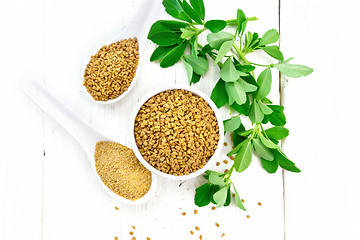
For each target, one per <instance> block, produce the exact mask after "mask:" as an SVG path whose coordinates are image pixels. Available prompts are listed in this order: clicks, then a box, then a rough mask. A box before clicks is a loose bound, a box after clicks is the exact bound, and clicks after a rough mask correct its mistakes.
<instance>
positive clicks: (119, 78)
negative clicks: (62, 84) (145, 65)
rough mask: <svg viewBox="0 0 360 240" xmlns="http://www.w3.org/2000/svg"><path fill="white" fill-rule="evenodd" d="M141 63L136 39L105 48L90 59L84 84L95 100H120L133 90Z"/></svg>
mask: <svg viewBox="0 0 360 240" xmlns="http://www.w3.org/2000/svg"><path fill="white" fill-rule="evenodd" d="M138 61H139V44H138V41H137V39H136V38H133V39H132V38H129V39H124V40H121V41H118V42H115V43H112V44H110V45H108V46H103V47H101V48H100V49H99V51H98V52H97V53H96V54H95V55H94V56H91V59H90V61H89V63H88V64H87V66H86V69H85V73H84V83H83V85H84V86H85V87H86V90H87V91H88V92H89V93H90V95H91V96H92V97H93V98H94V100H96V101H107V100H110V99H114V98H117V97H118V96H120V95H121V94H123V93H124V92H125V91H126V90H127V89H128V88H129V87H130V84H131V82H132V80H133V78H134V77H135V74H136V68H137V65H138Z"/></svg>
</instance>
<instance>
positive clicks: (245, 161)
mask: <svg viewBox="0 0 360 240" xmlns="http://www.w3.org/2000/svg"><path fill="white" fill-rule="evenodd" d="M251 158H252V142H251V141H250V139H246V140H245V141H244V142H243V145H242V146H241V148H240V151H239V152H238V154H236V156H235V161H234V166H235V170H236V171H237V172H242V171H244V170H245V169H247V168H248V167H249V165H250V163H251Z"/></svg>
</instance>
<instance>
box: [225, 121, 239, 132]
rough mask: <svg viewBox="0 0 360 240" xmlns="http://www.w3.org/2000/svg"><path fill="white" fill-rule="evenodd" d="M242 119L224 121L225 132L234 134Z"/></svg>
mask: <svg viewBox="0 0 360 240" xmlns="http://www.w3.org/2000/svg"><path fill="white" fill-rule="evenodd" d="M240 124H241V119H240V117H234V118H230V119H227V120H225V121H224V130H225V132H232V131H234V130H236V129H238V128H239V127H240Z"/></svg>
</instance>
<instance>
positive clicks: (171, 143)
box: [134, 89, 220, 176]
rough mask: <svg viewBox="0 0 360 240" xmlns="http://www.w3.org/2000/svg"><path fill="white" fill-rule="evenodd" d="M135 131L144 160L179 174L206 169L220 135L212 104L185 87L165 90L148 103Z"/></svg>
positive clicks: (140, 112)
mask: <svg viewBox="0 0 360 240" xmlns="http://www.w3.org/2000/svg"><path fill="white" fill-rule="evenodd" d="M134 134H135V141H136V144H137V147H138V149H139V151H140V153H141V155H142V156H143V157H144V159H145V160H146V161H147V162H149V164H150V165H152V166H153V167H155V168H156V169H158V170H160V171H162V172H164V173H168V174H172V175H176V176H181V175H187V174H190V173H192V172H195V171H197V170H199V169H201V168H203V167H204V165H205V164H206V163H207V162H208V160H209V159H210V157H211V156H212V155H213V154H214V152H215V150H216V148H217V144H218V141H219V138H220V135H219V126H218V122H217V119H216V117H215V113H214V111H213V110H212V109H211V107H210V106H209V104H208V103H207V102H206V101H205V100H204V99H203V98H202V97H200V96H198V95H196V94H193V93H192V92H190V91H187V90H183V89H173V90H168V91H165V92H161V93H159V94H157V95H155V96H153V97H151V98H150V99H149V100H148V101H147V102H146V103H144V104H143V106H142V107H141V108H140V110H139V112H138V115H137V116H136V119H135V125H134Z"/></svg>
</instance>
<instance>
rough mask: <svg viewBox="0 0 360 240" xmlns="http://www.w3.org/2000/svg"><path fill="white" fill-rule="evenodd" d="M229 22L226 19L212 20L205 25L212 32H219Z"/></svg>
mask: <svg viewBox="0 0 360 240" xmlns="http://www.w3.org/2000/svg"><path fill="white" fill-rule="evenodd" d="M226 25H227V23H226V21H224V20H210V21H207V22H206V23H205V27H206V28H207V29H209V30H210V31H211V32H212V33H217V32H220V31H221V30H223V29H224V28H225V27H226Z"/></svg>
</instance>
